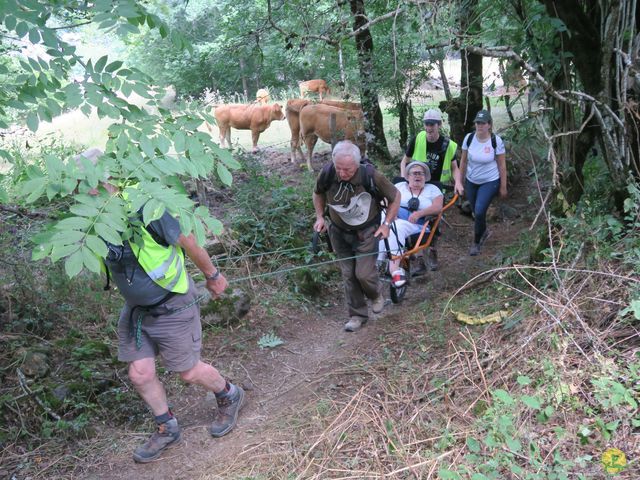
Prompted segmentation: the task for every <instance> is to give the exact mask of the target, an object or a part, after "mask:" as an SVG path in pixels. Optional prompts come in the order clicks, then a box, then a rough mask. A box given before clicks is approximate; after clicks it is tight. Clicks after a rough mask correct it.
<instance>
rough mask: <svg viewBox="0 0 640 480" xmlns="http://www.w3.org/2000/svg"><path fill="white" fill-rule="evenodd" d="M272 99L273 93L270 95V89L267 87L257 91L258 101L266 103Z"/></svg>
mask: <svg viewBox="0 0 640 480" xmlns="http://www.w3.org/2000/svg"><path fill="white" fill-rule="evenodd" d="M270 100H271V95H269V90H267V89H266V88H261V89H259V90H258V91H257V92H256V102H257V103H262V104H263V105H266V104H267V103H269V101H270Z"/></svg>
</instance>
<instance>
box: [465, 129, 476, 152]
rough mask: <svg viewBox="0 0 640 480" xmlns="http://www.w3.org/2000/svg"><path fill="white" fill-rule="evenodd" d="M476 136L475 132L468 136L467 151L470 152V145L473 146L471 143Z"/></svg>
mask: <svg viewBox="0 0 640 480" xmlns="http://www.w3.org/2000/svg"><path fill="white" fill-rule="evenodd" d="M475 136H476V134H475V133H474V132H471V133H470V134H469V135H468V136H467V143H466V145H467V150H469V145H471V142H473V137H475Z"/></svg>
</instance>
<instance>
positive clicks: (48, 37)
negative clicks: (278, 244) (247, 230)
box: [0, 0, 240, 276]
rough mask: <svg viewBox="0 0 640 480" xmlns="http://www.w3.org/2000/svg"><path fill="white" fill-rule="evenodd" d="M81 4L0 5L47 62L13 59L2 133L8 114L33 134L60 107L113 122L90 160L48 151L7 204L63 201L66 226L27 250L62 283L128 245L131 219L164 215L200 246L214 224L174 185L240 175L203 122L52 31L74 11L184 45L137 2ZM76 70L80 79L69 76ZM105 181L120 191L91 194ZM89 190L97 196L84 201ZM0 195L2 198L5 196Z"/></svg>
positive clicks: (24, 0) (138, 75) (119, 29)
mask: <svg viewBox="0 0 640 480" xmlns="http://www.w3.org/2000/svg"><path fill="white" fill-rule="evenodd" d="M87 6H90V10H86V11H85V10H83V7H79V6H78V5H77V4H76V3H74V2H62V3H60V4H56V5H43V4H40V3H38V2H34V1H30V0H21V1H17V0H9V1H8V2H5V3H4V4H3V5H2V6H0V22H2V23H3V24H4V26H5V27H6V29H7V30H9V31H10V32H13V33H14V37H15V38H16V39H19V40H20V41H22V40H21V39H24V42H25V43H26V42H27V39H28V42H29V43H31V44H33V45H40V46H42V47H43V48H44V49H45V51H46V56H44V55H40V54H39V55H37V56H35V57H34V56H28V57H22V58H21V59H20V61H19V65H20V68H21V72H20V73H19V74H18V75H16V77H15V79H14V81H13V82H12V83H11V84H10V85H8V88H7V91H8V92H9V93H8V94H6V95H0V128H7V127H8V124H7V121H6V118H8V117H7V110H6V109H7V108H10V109H13V110H17V111H25V112H26V118H25V120H26V124H27V127H28V128H29V129H30V130H32V131H34V132H35V131H36V130H37V129H38V127H39V124H40V122H41V121H51V120H52V118H53V117H55V116H57V115H59V114H60V113H62V112H63V111H64V110H66V109H74V108H79V109H80V110H81V111H82V112H83V113H84V114H85V115H90V114H91V113H92V112H94V111H95V112H96V113H97V115H98V117H99V118H105V117H108V118H111V119H114V120H116V123H113V124H111V126H110V127H109V129H108V136H109V140H108V141H107V145H106V148H105V154H104V155H102V156H101V157H100V158H99V159H97V161H90V160H88V159H85V158H83V157H82V156H79V157H75V158H74V157H70V158H63V157H61V156H57V155H54V154H51V153H46V154H45V155H44V162H43V163H42V164H41V165H30V166H29V167H28V168H26V169H25V175H22V176H21V177H20V180H18V184H17V186H16V187H17V188H16V191H17V192H18V195H17V198H16V199H15V200H18V201H22V202H25V203H27V204H32V203H34V202H37V201H39V200H40V199H41V198H42V197H43V196H46V198H47V200H48V201H50V202H51V201H54V200H56V199H58V198H59V199H62V198H65V197H70V198H71V202H70V203H69V209H68V212H64V213H63V214H62V216H63V217H64V218H62V219H61V220H60V221H58V222H57V223H55V224H54V225H52V226H51V227H50V228H48V229H47V230H46V231H45V232H43V234H42V235H38V236H37V237H36V238H35V239H34V241H35V242H36V244H37V245H38V246H37V247H36V249H35V250H34V252H33V258H34V259H42V258H44V257H49V258H50V259H51V260H53V261H56V260H60V259H66V262H65V269H66V272H67V274H68V275H69V276H73V275H76V274H78V273H79V272H80V271H81V270H82V269H83V268H85V267H86V268H88V269H89V270H91V271H94V272H97V271H99V270H100V266H101V262H100V261H99V258H100V257H104V256H106V254H107V247H106V244H105V241H107V242H109V243H113V244H121V243H122V242H123V241H127V240H129V239H130V237H131V232H130V230H131V229H130V222H131V221H132V219H134V218H135V217H136V216H137V214H138V212H142V221H143V222H144V224H145V225H146V224H148V223H149V222H150V221H153V220H155V219H157V218H159V217H160V216H161V215H162V214H163V213H164V211H165V210H166V209H168V210H169V211H170V212H171V213H172V214H174V215H176V216H178V217H179V220H180V224H181V228H182V230H183V232H184V233H185V234H188V233H190V232H192V231H193V232H194V234H195V236H196V238H197V240H198V242H199V243H203V241H204V238H205V235H206V231H207V230H210V231H212V232H213V233H214V234H219V233H220V231H221V229H222V224H221V223H220V222H219V221H218V220H216V219H215V218H212V217H211V216H210V214H209V212H208V210H207V209H206V208H204V207H197V208H196V206H195V205H194V203H193V202H192V201H191V200H190V199H189V198H188V195H187V192H186V190H185V189H184V187H183V185H182V181H181V177H184V176H189V177H195V178H207V177H208V176H209V175H210V174H211V173H212V172H215V173H216V174H217V176H218V178H219V179H220V181H221V182H222V183H223V184H226V185H230V184H231V181H232V174H231V171H232V170H234V169H237V168H239V167H240V164H239V163H238V162H237V161H236V160H235V159H234V158H233V157H232V156H231V154H230V153H229V152H227V151H226V150H222V149H220V148H219V147H218V146H217V145H216V144H215V143H213V141H212V140H211V138H210V136H209V135H207V134H205V133H202V132H199V131H197V128H198V127H199V126H200V125H201V124H202V122H203V121H204V120H205V119H209V118H208V116H207V115H206V114H202V113H200V112H198V111H186V112H178V113H174V112H171V111H169V110H168V109H165V108H163V107H162V105H161V103H160V99H161V98H162V96H163V92H161V91H159V90H158V89H157V88H156V87H154V86H153V82H152V79H151V78H150V77H149V76H147V75H145V74H144V73H143V72H141V71H139V70H137V69H135V68H126V67H125V66H124V65H123V62H122V61H120V60H113V59H112V60H113V61H110V59H109V58H108V56H107V55H105V56H102V57H101V58H99V59H98V60H97V61H95V62H94V61H93V60H91V59H90V60H87V61H85V60H84V59H83V58H81V57H80V56H79V55H78V54H77V52H76V48H75V46H73V45H70V44H69V43H67V42H65V41H63V40H61V39H60V38H59V36H58V31H57V27H55V26H52V24H54V23H55V21H56V19H59V17H60V15H61V14H62V12H64V10H65V9H75V11H76V13H77V14H79V15H85V16H87V17H89V18H91V19H92V21H93V22H94V23H97V24H98V26H99V28H100V29H103V30H107V31H109V30H115V32H116V33H118V34H120V35H127V34H132V33H137V32H139V28H141V27H143V26H145V25H146V26H147V27H148V28H151V29H153V28H157V29H158V30H159V33H160V35H161V36H162V37H166V36H170V38H171V40H172V42H173V44H174V46H176V47H178V48H184V47H188V45H187V43H186V42H185V41H184V39H182V37H181V36H180V35H178V34H173V33H172V32H170V31H169V29H168V28H167V26H166V25H165V24H164V23H163V22H162V21H161V20H160V19H159V18H158V17H156V16H155V15H153V14H150V13H148V12H147V11H146V10H145V9H144V6H143V5H141V4H139V3H138V2H135V1H132V0H122V1H120V2H116V3H114V2H111V1H106V0H96V1H94V2H92V3H91V5H87ZM56 15H58V17H56ZM78 67H80V68H81V70H82V75H81V77H80V78H81V79H80V80H77V78H78V76H77V74H74V71H75V70H77V68H78ZM2 68H4V70H0V73H6V71H7V69H6V67H3V66H2V65H0V69H2ZM74 78H76V80H73V79H74ZM132 93H136V94H138V95H139V96H141V97H143V98H144V99H146V102H147V104H146V107H144V108H141V107H138V106H137V105H134V104H133V103H131V102H129V101H128V100H127V98H128V97H129V96H130V95H131V94H132ZM0 156H1V157H3V158H4V159H5V160H8V161H9V163H11V164H14V163H15V162H14V159H13V158H12V155H11V154H10V153H9V152H8V151H7V150H3V149H0ZM107 180H108V182H109V183H110V184H113V185H116V186H117V187H118V188H119V190H120V193H118V194H115V195H111V194H108V193H107V192H106V190H103V189H102V188H98V187H99V185H100V183H101V182H104V181H107ZM134 187H135V188H134ZM96 189H98V195H95V196H90V195H88V194H87V193H88V192H89V191H90V190H94V191H95V190H96ZM2 197H3V198H7V199H9V197H8V195H7V194H6V192H3V193H2ZM133 221H135V220H133Z"/></svg>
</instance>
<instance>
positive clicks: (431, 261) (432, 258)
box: [427, 248, 438, 272]
mask: <svg viewBox="0 0 640 480" xmlns="http://www.w3.org/2000/svg"><path fill="white" fill-rule="evenodd" d="M427 267H428V268H429V270H430V271H431V272H435V271H436V270H438V251H437V250H436V249H435V248H429V251H428V252H427Z"/></svg>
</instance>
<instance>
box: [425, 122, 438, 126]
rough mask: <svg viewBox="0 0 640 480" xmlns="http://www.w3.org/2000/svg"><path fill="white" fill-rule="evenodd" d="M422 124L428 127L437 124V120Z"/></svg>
mask: <svg viewBox="0 0 640 480" xmlns="http://www.w3.org/2000/svg"><path fill="white" fill-rule="evenodd" d="M424 124H425V125H426V126H428V127H433V126H434V125H437V124H438V122H424Z"/></svg>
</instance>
